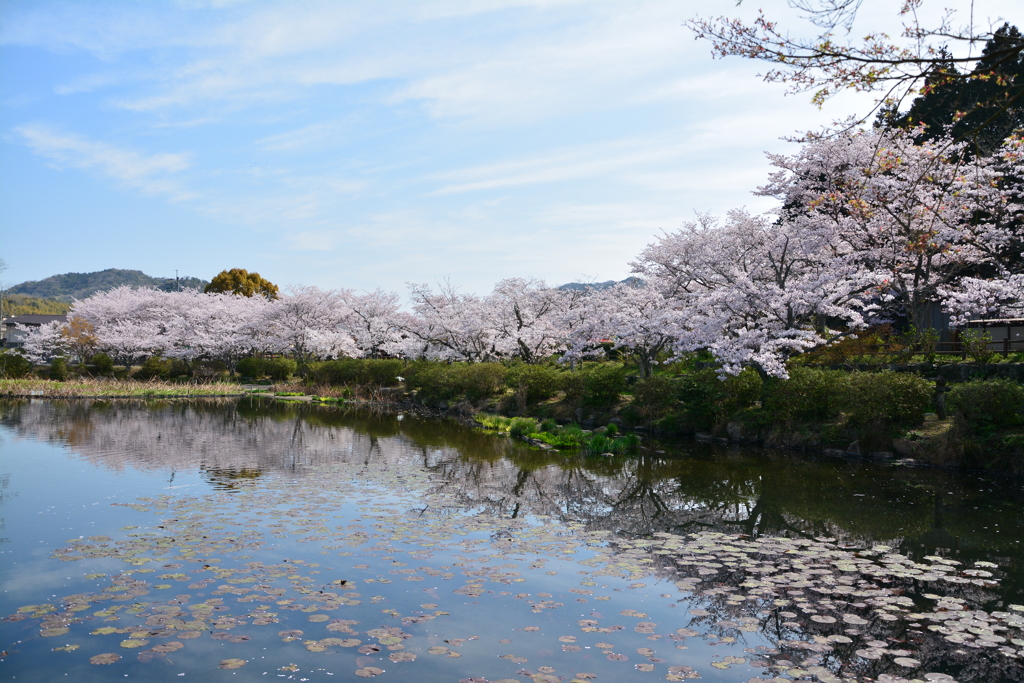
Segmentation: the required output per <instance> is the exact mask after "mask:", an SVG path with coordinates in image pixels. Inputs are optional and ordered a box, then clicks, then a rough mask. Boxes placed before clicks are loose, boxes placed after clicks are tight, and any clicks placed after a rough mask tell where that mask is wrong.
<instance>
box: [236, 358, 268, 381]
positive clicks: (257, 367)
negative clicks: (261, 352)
mask: <svg viewBox="0 0 1024 683" xmlns="http://www.w3.org/2000/svg"><path fill="white" fill-rule="evenodd" d="M235 371H236V372H237V373H238V374H239V375H241V376H242V377H249V378H252V379H259V378H260V377H262V376H263V359H262V358H243V359H242V360H240V361H238V364H237V365H235Z"/></svg>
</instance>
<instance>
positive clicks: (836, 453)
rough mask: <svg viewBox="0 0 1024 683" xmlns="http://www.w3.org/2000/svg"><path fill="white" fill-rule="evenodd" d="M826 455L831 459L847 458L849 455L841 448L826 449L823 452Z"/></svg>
mask: <svg viewBox="0 0 1024 683" xmlns="http://www.w3.org/2000/svg"><path fill="white" fill-rule="evenodd" d="M822 453H824V454H825V455H827V456H829V457H831V458H845V457H846V456H847V455H849V453H847V452H846V451H844V450H842V449H840V448H826V449H825V450H823V451H822Z"/></svg>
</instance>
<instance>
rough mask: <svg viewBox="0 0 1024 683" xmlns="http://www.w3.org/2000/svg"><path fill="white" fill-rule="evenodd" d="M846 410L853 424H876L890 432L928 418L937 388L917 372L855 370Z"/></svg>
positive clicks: (849, 381) (848, 381) (845, 398)
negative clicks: (927, 413)
mask: <svg viewBox="0 0 1024 683" xmlns="http://www.w3.org/2000/svg"><path fill="white" fill-rule="evenodd" d="M846 384H847V389H846V391H845V392H844V393H843V401H842V403H843V406H842V407H843V412H845V413H846V417H847V420H848V421H849V423H850V424H851V425H852V426H856V427H863V426H868V425H875V426H878V427H883V428H886V429H888V430H889V431H892V430H898V429H901V428H907V427H914V426H916V425H919V424H921V422H923V421H924V414H925V412H927V411H928V409H929V408H930V407H931V405H932V396H933V395H934V388H933V386H932V384H931V382H929V381H928V380H926V379H924V378H923V377H919V376H917V375H912V374H909V373H897V372H890V371H885V372H851V373H849V375H848V376H847V378H846Z"/></svg>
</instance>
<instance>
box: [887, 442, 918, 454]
mask: <svg viewBox="0 0 1024 683" xmlns="http://www.w3.org/2000/svg"><path fill="white" fill-rule="evenodd" d="M892 449H893V450H894V451H896V454H897V455H899V456H900V457H902V458H909V457H910V456H912V455H913V454H914V442H913V441H909V440H907V439H894V440H893V442H892Z"/></svg>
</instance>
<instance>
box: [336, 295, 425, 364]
mask: <svg viewBox="0 0 1024 683" xmlns="http://www.w3.org/2000/svg"><path fill="white" fill-rule="evenodd" d="M343 298H344V300H345V304H346V305H347V306H348V308H349V310H350V311H351V312H350V313H349V315H348V317H347V318H346V319H345V322H344V327H345V330H346V331H347V332H348V334H349V335H351V337H352V339H353V341H354V343H355V345H356V346H357V347H358V348H359V350H360V352H361V353H362V355H365V356H368V357H370V358H379V357H380V356H381V355H384V354H387V355H398V354H400V353H401V349H402V342H403V339H404V336H405V333H404V330H405V329H406V328H407V327H409V325H410V320H409V316H408V315H407V314H406V313H404V312H403V311H402V310H401V297H400V296H399V295H398V294H397V293H395V292H385V291H384V290H383V289H380V288H377V289H376V290H375V291H373V292H366V293H364V294H355V293H353V292H345V293H344V294H343Z"/></svg>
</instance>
